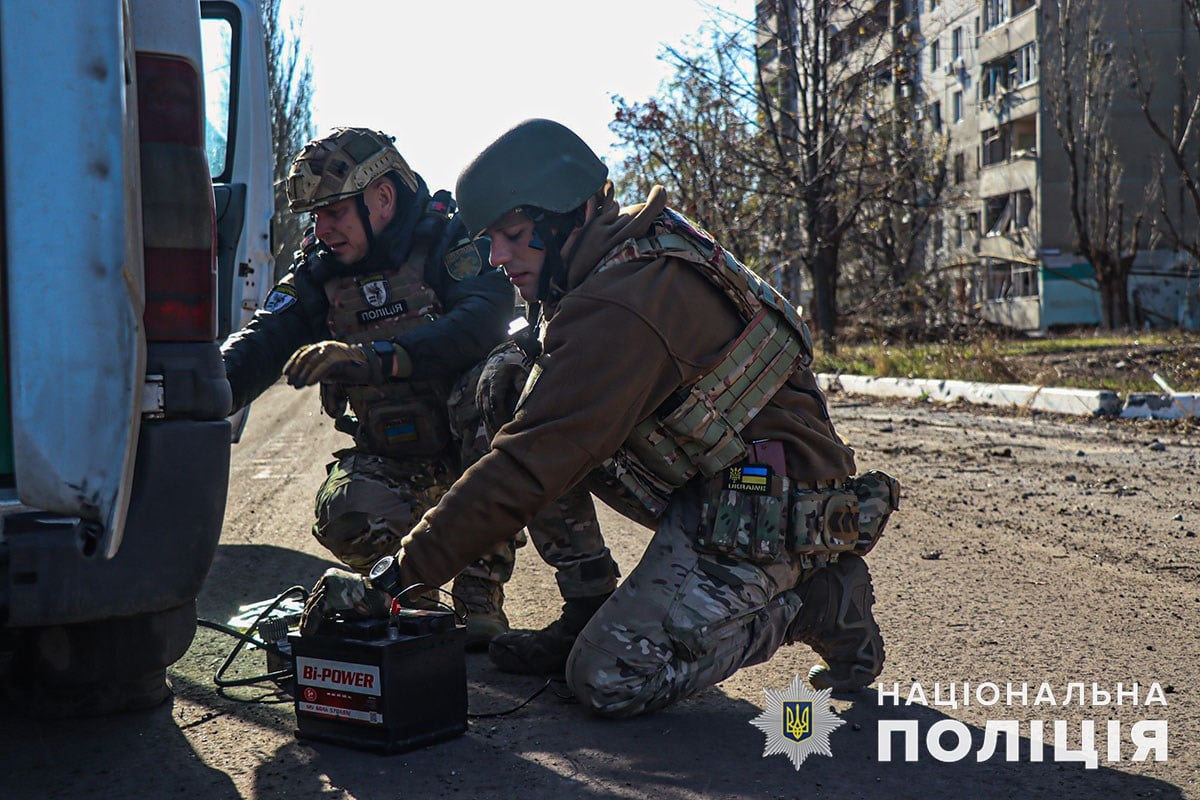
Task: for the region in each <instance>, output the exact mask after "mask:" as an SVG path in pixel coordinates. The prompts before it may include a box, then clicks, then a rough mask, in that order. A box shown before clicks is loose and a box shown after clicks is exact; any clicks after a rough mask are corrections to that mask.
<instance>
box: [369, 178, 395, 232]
mask: <svg viewBox="0 0 1200 800" xmlns="http://www.w3.org/2000/svg"><path fill="white" fill-rule="evenodd" d="M371 189H373V190H374V191H375V197H376V201H377V202H378V210H379V219H380V222H382V223H383V224H384V225H386V224H387V223H389V222H391V221H392V217H394V216H395V215H396V186H395V185H394V184H393V183H392V182H391V181H390V180H388V178H387V176H384V177H382V178H379V179H378V180H377V181H376V182H375V184H374V185H373V186H371Z"/></svg>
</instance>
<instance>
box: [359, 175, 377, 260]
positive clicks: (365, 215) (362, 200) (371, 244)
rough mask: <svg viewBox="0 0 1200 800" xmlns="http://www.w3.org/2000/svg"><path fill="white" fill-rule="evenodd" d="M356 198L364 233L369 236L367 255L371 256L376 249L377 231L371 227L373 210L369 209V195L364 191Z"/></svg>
mask: <svg viewBox="0 0 1200 800" xmlns="http://www.w3.org/2000/svg"><path fill="white" fill-rule="evenodd" d="M354 197H355V205H356V206H357V207H358V218H359V220H361V221H362V226H363V232H364V233H365V234H366V236H367V254H368V255H370V253H371V251H372V250H374V249H375V229H374V228H372V227H371V209H369V208H367V193H366V191H365V190H364V191H361V192H359V193H358V194H356V195H355V196H354Z"/></svg>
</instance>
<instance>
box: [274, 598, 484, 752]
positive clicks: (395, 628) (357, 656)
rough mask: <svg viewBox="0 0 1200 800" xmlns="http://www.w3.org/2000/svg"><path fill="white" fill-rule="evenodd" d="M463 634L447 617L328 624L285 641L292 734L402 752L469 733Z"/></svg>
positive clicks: (401, 615) (407, 614) (413, 615)
mask: <svg viewBox="0 0 1200 800" xmlns="http://www.w3.org/2000/svg"><path fill="white" fill-rule="evenodd" d="M465 639H466V629H465V628H463V627H462V626H458V625H456V624H455V621H454V615H453V614H452V613H451V612H449V611H424V610H417V609H399V610H398V611H394V612H393V614H392V616H391V618H390V619H386V620H385V619H379V620H365V621H346V620H327V621H326V622H325V624H324V625H322V627H321V629H320V631H319V632H318V633H317V634H316V635H308V636H300V635H298V634H292V635H290V636H288V641H289V643H290V644H291V648H292V655H293V656H294V657H295V668H296V687H295V708H296V736H297V737H298V738H302V739H314V740H318V741H325V742H332V743H334V744H339V745H343V746H346V747H354V748H359V749H365V750H377V751H382V752H385V753H400V752H403V751H406V750H412V749H415V748H418V747H423V746H425V745H428V744H433V743H434V742H440V741H443V740H445V739H450V738H453V737H455V736H458V735H460V734H462V733H463V732H464V731H466V729H467V667H466V655H465V649H464V642H465Z"/></svg>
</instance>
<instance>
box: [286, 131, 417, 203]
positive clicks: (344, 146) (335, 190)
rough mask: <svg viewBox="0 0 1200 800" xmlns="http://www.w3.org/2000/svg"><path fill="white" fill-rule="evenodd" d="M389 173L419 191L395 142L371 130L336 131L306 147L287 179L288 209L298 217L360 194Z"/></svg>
mask: <svg viewBox="0 0 1200 800" xmlns="http://www.w3.org/2000/svg"><path fill="white" fill-rule="evenodd" d="M388 172H394V173H396V175H397V177H398V178H399V179H400V182H401V183H403V184H404V185H405V186H407V187H408V188H409V189H411V190H412V191H414V192H415V191H416V190H417V176H416V174H415V173H414V172H413V171H412V168H411V167H409V166H408V163H407V162H405V160H404V159H403V158H402V157H401V156H400V153H399V152H398V151H397V150H396V146H395V145H394V144H392V138H391V137H390V136H388V135H387V134H384V133H380V132H379V131H372V130H369V129H368V128H335V129H334V130H333V132H332V133H330V134H329V135H327V136H322V137H321V138H319V139H314V140H313V141H311V142H309V143H308V144H306V145H304V149H302V150H301V151H300V154H299V155H297V156H296V157H295V158H294V159H293V160H292V166H291V169H289V170H288V176H287V196H288V208H289V209H290V210H291V211H292V212H293V213H296V214H299V213H302V212H305V211H312V210H313V209H317V208H320V207H321V206H327V205H329V204H330V203H336V202H337V201H338V200H341V199H343V198H346V197H353V196H354V195H356V194H361V193H362V192H363V191H364V190H365V189H366V188H367V187H368V186H370V185H371V182H372V181H374V180H375V179H376V178H378V177H379V176H381V175H385V174H387V173H388Z"/></svg>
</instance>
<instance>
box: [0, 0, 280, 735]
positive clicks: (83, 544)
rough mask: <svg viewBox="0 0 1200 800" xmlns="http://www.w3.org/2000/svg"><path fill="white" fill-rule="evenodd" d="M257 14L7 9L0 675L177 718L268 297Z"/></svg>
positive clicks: (226, 8) (58, 706) (0, 80)
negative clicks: (252, 337) (225, 350)
mask: <svg viewBox="0 0 1200 800" xmlns="http://www.w3.org/2000/svg"><path fill="white" fill-rule="evenodd" d="M259 13H260V12H259V9H258V3H257V2H256V0H203V1H202V2H197V0H4V2H3V3H0V134H2V135H0V185H2V186H3V194H2V196H0V288H2V292H3V301H2V302H0V338H2V341H3V347H0V676H3V683H4V686H5V688H6V690H7V692H8V695H9V699H10V701H16V702H18V703H20V704H22V705H24V706H26V707H29V708H32V709H34V710H37V711H39V712H48V713H56V712H61V713H70V714H76V713H101V712H108V711H116V710H122V709H126V708H136V707H145V706H148V705H154V704H156V703H158V702H160V701H161V700H162V699H164V698H165V697H166V691H167V690H166V687H165V669H166V667H167V666H168V665H170V664H172V663H174V662H175V661H176V660H177V659H178V658H179V657H180V656H181V655H182V654H183V653H184V651H185V650H186V649H187V647H188V646H189V644H190V643H191V640H192V636H193V634H194V632H195V626H196V612H195V598H196V595H197V594H198V592H199V590H200V587H201V584H202V583H203V581H204V579H205V577H206V576H207V574H208V570H209V567H210V565H211V563H212V559H213V555H214V553H215V550H216V546H217V540H218V538H219V535H220V531H221V524H222V520H223V516H224V507H225V493H226V487H227V483H228V473H229V448H230V439H231V431H230V422H229V420H227V419H226V415H227V414H228V413H229V404H230V392H229V384H228V382H227V381H226V380H225V371H224V367H223V366H222V362H221V356H220V352H219V343H220V341H221V340H222V338H224V336H225V335H226V334H228V333H229V332H230V331H231V330H236V329H237V328H239V327H240V326H241V325H242V324H243V322H244V321H245V320H247V319H248V318H249V317H250V315H251V314H253V312H254V310H255V309H256V308H257V307H258V306H259V305H260V304H261V303H262V301H263V299H264V297H265V294H266V292H267V291H268V290H269V288H270V286H271V283H272V275H271V271H272V260H271V251H272V243H271V241H270V218H271V210H272V202H273V200H272V195H273V193H272V187H271V176H272V159H271V135H270V116H269V108H268V87H267V75H266V60H265V44H264V40H263V36H264V34H263V29H262V25H261V21H260V18H259Z"/></svg>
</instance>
